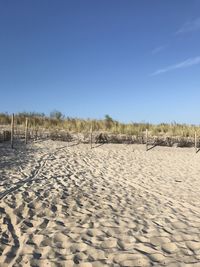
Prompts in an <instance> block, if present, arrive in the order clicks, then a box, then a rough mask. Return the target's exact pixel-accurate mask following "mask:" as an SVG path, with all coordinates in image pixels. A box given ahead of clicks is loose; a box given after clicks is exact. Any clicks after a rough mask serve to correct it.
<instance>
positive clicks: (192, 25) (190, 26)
mask: <svg viewBox="0 0 200 267" xmlns="http://www.w3.org/2000/svg"><path fill="white" fill-rule="evenodd" d="M198 30H200V17H199V18H196V19H194V20H192V21H188V22H186V23H185V24H183V26H182V27H181V28H180V29H179V30H178V31H177V32H176V34H182V33H188V32H193V31H198Z"/></svg>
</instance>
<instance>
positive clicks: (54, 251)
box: [0, 141, 200, 267]
mask: <svg viewBox="0 0 200 267" xmlns="http://www.w3.org/2000/svg"><path fill="white" fill-rule="evenodd" d="M0 254H1V256H0V266H23V267H25V266H43V267H48V266H66V267H70V266H74V267H75V266H81V267H91V266H94V267H100V266H116V267H117V266H130V267H132V266H133V267H134V266H146V267H147V266H169V267H172V266H188V267H189V266H195V267H197V266H200V153H197V154H195V153H194V149H191V148H163V147H155V148H154V149H152V150H150V151H148V152H146V151H145V146H144V145H108V144H106V145H102V146H97V145H96V147H95V148H93V149H90V147H89V145H77V146H76V145H75V146H73V144H72V143H71V144H67V143H62V142H53V141H45V142H41V143H39V142H38V143H33V144H29V145H28V147H27V149H26V150H25V149H23V148H22V147H21V148H20V147H18V148H17V149H14V150H11V149H9V147H8V144H0Z"/></svg>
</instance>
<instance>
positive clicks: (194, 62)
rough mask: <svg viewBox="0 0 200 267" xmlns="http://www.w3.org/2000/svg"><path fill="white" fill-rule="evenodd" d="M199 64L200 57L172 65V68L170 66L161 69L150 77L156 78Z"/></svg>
mask: <svg viewBox="0 0 200 267" xmlns="http://www.w3.org/2000/svg"><path fill="white" fill-rule="evenodd" d="M197 64H200V56H199V57H195V58H189V59H187V60H185V61H182V62H180V63H178V64H175V65H171V66H168V67H166V68H163V69H159V70H157V71H155V72H153V73H152V74H151V75H150V76H156V75H159V74H162V73H165V72H168V71H172V70H176V69H183V68H188V67H191V66H193V65H197Z"/></svg>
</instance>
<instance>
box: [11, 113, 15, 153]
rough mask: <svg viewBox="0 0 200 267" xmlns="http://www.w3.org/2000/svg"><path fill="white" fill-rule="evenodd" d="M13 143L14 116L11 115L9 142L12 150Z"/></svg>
mask: <svg viewBox="0 0 200 267" xmlns="http://www.w3.org/2000/svg"><path fill="white" fill-rule="evenodd" d="M13 141H14V114H12V117H11V138H10V142H11V148H12V149H13Z"/></svg>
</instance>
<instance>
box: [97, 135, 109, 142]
mask: <svg viewBox="0 0 200 267" xmlns="http://www.w3.org/2000/svg"><path fill="white" fill-rule="evenodd" d="M95 143H101V144H102V143H103V144H104V143H108V137H107V135H106V134H103V133H100V134H99V135H97V136H96V138H95Z"/></svg>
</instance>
